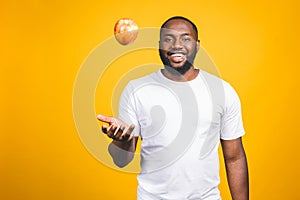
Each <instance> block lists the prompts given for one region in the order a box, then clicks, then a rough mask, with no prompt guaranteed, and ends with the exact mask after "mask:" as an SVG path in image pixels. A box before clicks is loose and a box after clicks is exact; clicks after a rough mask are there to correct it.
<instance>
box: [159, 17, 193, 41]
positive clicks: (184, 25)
mask: <svg viewBox="0 0 300 200" xmlns="http://www.w3.org/2000/svg"><path fill="white" fill-rule="evenodd" d="M176 33H177V34H189V35H192V36H194V37H196V33H195V30H194V29H193V26H192V24H190V23H189V22H187V21H185V20H182V19H174V20H171V21H169V22H168V23H167V24H166V25H165V27H164V28H163V30H162V35H165V34H176Z"/></svg>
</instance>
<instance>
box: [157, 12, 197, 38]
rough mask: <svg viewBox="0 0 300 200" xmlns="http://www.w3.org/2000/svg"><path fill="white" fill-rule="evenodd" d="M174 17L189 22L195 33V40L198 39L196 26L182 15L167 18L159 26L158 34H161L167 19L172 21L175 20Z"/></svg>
mask: <svg viewBox="0 0 300 200" xmlns="http://www.w3.org/2000/svg"><path fill="white" fill-rule="evenodd" d="M176 19H181V20H184V21H187V22H188V23H190V24H191V25H192V27H193V29H194V31H195V33H196V40H198V29H197V26H196V25H195V24H194V23H193V22H192V21H191V20H189V19H188V18H186V17H183V16H174V17H171V18H169V19H167V20H166V21H165V22H164V23H163V24H162V25H161V27H160V35H161V34H162V30H163V28H166V25H167V23H168V22H169V21H172V20H176Z"/></svg>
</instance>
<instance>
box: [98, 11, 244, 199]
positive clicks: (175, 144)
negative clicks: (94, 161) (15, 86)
mask: <svg viewBox="0 0 300 200" xmlns="http://www.w3.org/2000/svg"><path fill="white" fill-rule="evenodd" d="M199 45H200V41H199V40H198V30H197V27H196V26H195V25H194V23H192V22H191V21H190V20H189V19H187V18H184V17H181V16H176V17H172V18H170V19H168V20H167V21H166V22H165V23H164V24H163V25H162V26H161V31H160V41H159V55H160V57H161V60H162V62H163V64H164V68H163V69H161V70H159V71H157V72H155V73H152V74H149V75H147V76H145V77H142V78H140V79H137V80H133V81H131V82H129V84H128V85H127V86H126V88H125V89H124V91H123V93H122V96H121V99H120V104H119V116H118V118H116V117H108V116H104V115H98V117H97V118H98V119H99V120H100V121H102V122H106V123H108V126H106V125H103V127H102V130H103V132H104V133H106V134H107V136H108V137H110V138H112V139H113V141H112V143H111V144H110V145H109V149H108V150H109V153H110V155H111V156H112V158H113V160H114V163H115V164H116V165H117V166H119V167H124V166H126V165H127V164H128V163H129V162H130V161H131V160H132V159H133V157H134V152H135V150H136V145H137V141H138V138H139V137H141V139H142V144H141V168H142V171H141V173H140V174H139V175H138V183H139V185H138V195H137V198H138V199H139V200H162V199H164V200H168V199H170V200H171V199H172V200H184V199H194V200H196V199H205V200H217V199H221V196H220V192H219V190H218V185H219V183H220V178H219V158H218V147H219V143H220V142H221V146H222V149H223V155H224V160H225V164H226V172H227V178H228V183H229V187H230V191H231V195H232V199H234V200H246V199H249V188H248V170H247V160H246V155H245V152H244V148H243V144H242V139H241V137H242V136H243V135H244V129H243V123H242V117H241V107H240V101H239V98H238V96H237V94H236V92H235V91H234V89H233V88H232V87H231V86H230V85H229V84H228V83H227V82H225V81H223V80H221V79H220V78H218V77H215V76H213V75H210V74H208V73H206V72H204V71H202V70H200V69H197V68H195V67H194V65H193V63H194V59H195V56H196V54H197V51H198V50H199Z"/></svg>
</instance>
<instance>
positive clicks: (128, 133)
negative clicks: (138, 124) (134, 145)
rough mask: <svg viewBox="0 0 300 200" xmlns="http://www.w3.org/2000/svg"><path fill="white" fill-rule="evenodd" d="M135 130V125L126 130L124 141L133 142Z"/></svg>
mask: <svg viewBox="0 0 300 200" xmlns="http://www.w3.org/2000/svg"><path fill="white" fill-rule="evenodd" d="M134 128H135V126H134V125H133V124H131V125H130V126H129V127H128V128H127V129H126V130H124V133H123V134H122V136H123V139H125V140H126V141H130V140H132V138H133V137H134V134H133V129H134Z"/></svg>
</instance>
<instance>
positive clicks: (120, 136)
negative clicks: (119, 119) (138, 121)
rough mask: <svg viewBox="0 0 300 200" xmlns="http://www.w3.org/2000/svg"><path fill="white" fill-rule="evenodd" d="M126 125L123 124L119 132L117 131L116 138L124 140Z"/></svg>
mask: <svg viewBox="0 0 300 200" xmlns="http://www.w3.org/2000/svg"><path fill="white" fill-rule="evenodd" d="M125 128H126V127H125V126H124V125H121V126H120V128H119V130H118V132H116V134H115V138H116V139H118V140H123V136H122V135H123V131H124V130H125Z"/></svg>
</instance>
